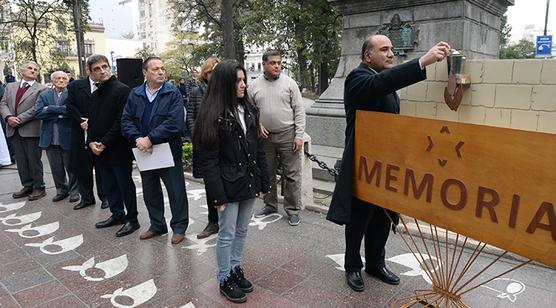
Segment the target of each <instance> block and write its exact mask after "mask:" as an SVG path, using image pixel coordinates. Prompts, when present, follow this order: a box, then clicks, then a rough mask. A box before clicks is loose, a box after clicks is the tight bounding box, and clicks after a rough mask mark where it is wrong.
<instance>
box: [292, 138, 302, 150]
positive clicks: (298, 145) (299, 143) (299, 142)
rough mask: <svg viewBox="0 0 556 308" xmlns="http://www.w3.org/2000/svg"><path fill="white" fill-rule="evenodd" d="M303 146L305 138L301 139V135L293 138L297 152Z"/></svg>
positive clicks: (294, 148)
mask: <svg viewBox="0 0 556 308" xmlns="http://www.w3.org/2000/svg"><path fill="white" fill-rule="evenodd" d="M302 147H303V139H301V138H299V137H295V138H294V139H293V150H294V151H295V152H299V151H300V150H301V148H302Z"/></svg>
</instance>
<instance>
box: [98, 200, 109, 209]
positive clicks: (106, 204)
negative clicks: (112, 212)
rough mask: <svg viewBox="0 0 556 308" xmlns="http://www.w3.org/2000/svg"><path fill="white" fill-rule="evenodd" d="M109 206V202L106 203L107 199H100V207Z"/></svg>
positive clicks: (105, 207)
mask: <svg viewBox="0 0 556 308" xmlns="http://www.w3.org/2000/svg"><path fill="white" fill-rule="evenodd" d="M109 207H110V204H108V200H102V203H101V204H100V208H101V209H107V208H109Z"/></svg>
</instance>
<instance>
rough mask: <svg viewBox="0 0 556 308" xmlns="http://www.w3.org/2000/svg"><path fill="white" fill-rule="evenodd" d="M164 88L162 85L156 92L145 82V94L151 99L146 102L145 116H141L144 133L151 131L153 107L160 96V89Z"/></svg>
mask: <svg viewBox="0 0 556 308" xmlns="http://www.w3.org/2000/svg"><path fill="white" fill-rule="evenodd" d="M161 88H162V86H161V87H160V88H158V89H156V90H155V91H154V92H151V90H150V89H149V87H148V86H147V85H146V83H145V94H147V99H148V100H149V101H148V102H147V103H146V104H145V110H144V111H143V117H142V118H141V122H142V126H143V132H142V133H143V135H144V136H146V135H147V134H148V133H149V130H150V125H149V124H150V123H151V115H152V113H153V107H154V103H155V100H156V98H157V96H158V91H160V89H161Z"/></svg>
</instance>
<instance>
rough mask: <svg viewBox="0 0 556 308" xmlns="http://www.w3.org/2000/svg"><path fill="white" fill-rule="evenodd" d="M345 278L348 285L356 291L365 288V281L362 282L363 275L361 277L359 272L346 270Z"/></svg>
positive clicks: (361, 290)
mask: <svg viewBox="0 0 556 308" xmlns="http://www.w3.org/2000/svg"><path fill="white" fill-rule="evenodd" d="M346 280H347V283H348V286H349V287H350V288H352V289H353V291H356V292H363V290H365V283H364V282H363V277H361V272H359V271H357V272H351V273H349V272H346Z"/></svg>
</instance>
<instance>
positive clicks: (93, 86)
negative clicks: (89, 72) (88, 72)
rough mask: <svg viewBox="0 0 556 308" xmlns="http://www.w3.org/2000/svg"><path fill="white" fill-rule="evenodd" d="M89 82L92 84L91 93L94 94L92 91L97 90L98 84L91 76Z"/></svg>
mask: <svg viewBox="0 0 556 308" xmlns="http://www.w3.org/2000/svg"><path fill="white" fill-rule="evenodd" d="M89 84H90V85H91V94H92V93H93V92H95V91H96V90H97V89H98V88H97V86H95V82H94V81H93V80H92V79H91V78H89Z"/></svg>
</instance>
